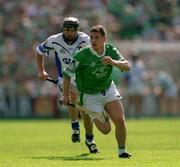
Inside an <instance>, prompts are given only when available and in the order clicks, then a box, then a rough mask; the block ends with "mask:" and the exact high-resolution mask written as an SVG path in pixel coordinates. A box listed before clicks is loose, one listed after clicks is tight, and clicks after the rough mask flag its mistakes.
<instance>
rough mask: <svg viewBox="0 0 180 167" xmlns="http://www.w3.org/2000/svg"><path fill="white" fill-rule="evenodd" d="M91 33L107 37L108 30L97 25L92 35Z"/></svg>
mask: <svg viewBox="0 0 180 167" xmlns="http://www.w3.org/2000/svg"><path fill="white" fill-rule="evenodd" d="M91 32H98V33H100V34H101V35H102V36H106V29H105V28H104V27H103V26H102V25H95V26H93V27H92V28H91V30H90V33H91Z"/></svg>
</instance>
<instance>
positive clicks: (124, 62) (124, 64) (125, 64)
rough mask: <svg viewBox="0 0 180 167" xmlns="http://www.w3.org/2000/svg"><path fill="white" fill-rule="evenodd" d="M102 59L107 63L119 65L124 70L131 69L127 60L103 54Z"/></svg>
mask: <svg viewBox="0 0 180 167" xmlns="http://www.w3.org/2000/svg"><path fill="white" fill-rule="evenodd" d="M102 61H103V63H104V64H106V65H108V64H109V65H112V66H115V67H117V68H118V69H120V70H122V71H129V70H130V69H131V65H130V64H129V63H128V61H127V60H121V61H120V60H114V59H112V58H111V57H110V56H103V58H102Z"/></svg>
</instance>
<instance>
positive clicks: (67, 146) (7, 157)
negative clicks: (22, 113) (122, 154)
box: [0, 118, 180, 167]
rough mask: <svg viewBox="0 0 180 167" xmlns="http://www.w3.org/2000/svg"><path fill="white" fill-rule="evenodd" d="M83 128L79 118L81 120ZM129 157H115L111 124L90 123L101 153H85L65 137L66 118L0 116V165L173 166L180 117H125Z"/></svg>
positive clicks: (179, 149) (178, 155)
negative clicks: (106, 127)
mask: <svg viewBox="0 0 180 167" xmlns="http://www.w3.org/2000/svg"><path fill="white" fill-rule="evenodd" d="M81 127H82V122H81ZM127 127H128V138H127V145H128V151H129V152H130V153H131V154H132V158H131V159H119V158H118V157H117V148H116V141H115V138H114V128H113V130H112V132H111V133H110V134H108V135H103V134H101V133H100V132H99V131H97V129H96V128H94V133H95V141H96V144H97V145H98V148H99V150H100V154H98V155H92V154H88V150H87V148H86V146H85V144H84V129H83V128H81V139H82V141H81V143H77V144H73V143H71V140H70V135H71V129H70V124H69V120H0V167H66V166H69V167H71V166H73V167H90V166H92V167H101V166H102V167H111V166H112V167H117V166H121V167H177V166H180V119H178V118H176V119H175V118H171V119H170V118H169V119H165V118H164V119H160V118H158V119H139V120H138V119H136V120H133V119H130V120H127Z"/></svg>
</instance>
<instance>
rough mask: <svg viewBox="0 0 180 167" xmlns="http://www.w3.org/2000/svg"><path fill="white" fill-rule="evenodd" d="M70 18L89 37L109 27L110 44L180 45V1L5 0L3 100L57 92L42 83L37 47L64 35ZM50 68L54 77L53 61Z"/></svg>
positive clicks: (1, 18)
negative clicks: (94, 28)
mask: <svg viewBox="0 0 180 167" xmlns="http://www.w3.org/2000/svg"><path fill="white" fill-rule="evenodd" d="M65 16H75V17H77V18H79V19H80V25H81V29H82V31H84V32H86V33H88V31H89V28H90V27H91V26H92V25H94V24H102V25H104V26H105V27H106V29H107V31H108V35H109V39H110V40H111V41H115V40H116V41H123V40H131V41H135V40H137V39H138V40H141V41H155V42H157V41H158V42H166V41H170V42H176V41H180V0H163V1H162V0H121V1H120V0H119V1H117V0H90V1H89V0H73V1H70V0H38V1H35V0H23V1H21V0H15V1H12V0H0V96H7V97H8V96H9V94H15V95H16V96H18V95H23V96H24V95H27V96H31V97H37V96H39V95H42V94H52V95H55V94H56V93H57V91H56V89H55V88H54V87H53V86H51V85H50V84H48V83H41V84H40V82H39V81H38V77H37V70H36V68H37V67H36V64H35V60H34V59H35V48H36V46H37V45H38V44H39V43H40V42H42V41H44V40H45V39H46V38H47V37H48V36H50V35H52V34H55V33H58V32H60V31H61V23H62V21H63V19H64V17H65ZM132 47H133V46H132ZM131 49H133V48H131ZM178 61H179V60H178ZM47 66H48V67H49V71H51V72H50V73H52V74H53V75H55V73H56V71H54V68H53V60H52V62H50V63H49V64H47ZM177 68H178V66H177ZM160 74H161V73H160ZM160 74H159V75H160ZM162 74H163V75H165V74H164V73H162ZM161 77H162V76H161ZM161 77H160V78H161ZM171 77H174V76H170V77H169V78H171ZM127 78H128V76H126V79H127ZM162 78H163V77H162ZM160 80H161V79H160ZM162 80H163V79H162ZM172 80H173V78H172ZM126 81H128V80H126ZM158 82H160V81H158ZM178 82H179V81H178ZM176 84H177V83H176ZM165 85H166V84H165ZM167 85H168V84H167ZM48 87H50V88H51V91H48V90H49V89H47V88H48ZM177 90H178V86H177Z"/></svg>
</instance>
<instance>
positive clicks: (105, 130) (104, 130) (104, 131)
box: [101, 126, 111, 135]
mask: <svg viewBox="0 0 180 167" xmlns="http://www.w3.org/2000/svg"><path fill="white" fill-rule="evenodd" d="M101 132H102V133H103V134H104V135H107V134H108V133H109V132H111V127H110V126H107V127H105V128H103V129H101Z"/></svg>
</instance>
